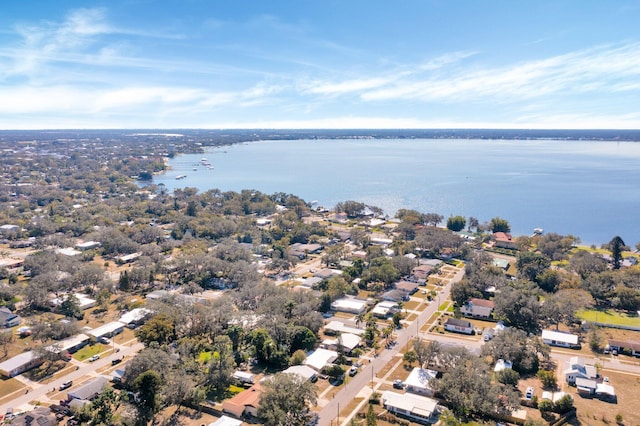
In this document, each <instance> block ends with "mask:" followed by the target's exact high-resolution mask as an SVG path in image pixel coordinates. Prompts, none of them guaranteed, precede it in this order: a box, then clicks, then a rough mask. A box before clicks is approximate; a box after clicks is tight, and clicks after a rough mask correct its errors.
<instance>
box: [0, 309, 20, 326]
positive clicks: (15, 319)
mask: <svg viewBox="0 0 640 426" xmlns="http://www.w3.org/2000/svg"><path fill="white" fill-rule="evenodd" d="M21 322H22V318H21V317H20V315H18V314H14V313H13V312H11V311H10V310H9V308H7V307H5V306H3V307H1V308H0V328H11V327H16V326H18V325H20V323H21Z"/></svg>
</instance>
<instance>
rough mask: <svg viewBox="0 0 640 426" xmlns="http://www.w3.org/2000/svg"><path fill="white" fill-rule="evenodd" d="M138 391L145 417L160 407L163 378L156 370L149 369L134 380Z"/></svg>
mask: <svg viewBox="0 0 640 426" xmlns="http://www.w3.org/2000/svg"><path fill="white" fill-rule="evenodd" d="M133 386H134V388H135V389H136V390H137V391H138V400H139V404H140V407H141V408H142V410H143V415H144V417H145V418H148V417H150V416H151V415H153V414H155V413H156V412H157V410H158V408H159V407H160V388H161V387H162V378H161V377H160V374H158V373H157V372H155V371H154V370H147V371H145V372H144V373H142V374H140V375H139V376H138V377H137V378H136V379H135V380H134V381H133Z"/></svg>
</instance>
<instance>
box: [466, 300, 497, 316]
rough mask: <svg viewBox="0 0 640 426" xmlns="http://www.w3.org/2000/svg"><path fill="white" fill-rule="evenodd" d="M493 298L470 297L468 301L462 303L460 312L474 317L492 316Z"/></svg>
mask: <svg viewBox="0 0 640 426" xmlns="http://www.w3.org/2000/svg"><path fill="white" fill-rule="evenodd" d="M493 308H494V303H493V300H485V299H476V298H473V299H469V300H468V301H467V303H465V304H464V305H462V307H461V308H460V312H461V313H462V315H464V316H465V317H473V318H490V317H491V315H492V314H493Z"/></svg>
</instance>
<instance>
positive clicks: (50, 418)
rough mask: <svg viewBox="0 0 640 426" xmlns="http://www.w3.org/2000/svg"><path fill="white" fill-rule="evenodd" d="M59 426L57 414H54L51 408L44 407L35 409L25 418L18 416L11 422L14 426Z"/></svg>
mask: <svg viewBox="0 0 640 426" xmlns="http://www.w3.org/2000/svg"><path fill="white" fill-rule="evenodd" d="M57 424H58V421H57V420H56V416H55V414H53V412H52V411H51V409H50V408H49V407H43V406H39V407H35V408H34V409H33V410H31V411H29V412H27V413H26V414H25V415H24V416H17V417H15V418H13V419H12V420H11V425H13V426H16V425H18V426H27V425H37V426H54V425H57Z"/></svg>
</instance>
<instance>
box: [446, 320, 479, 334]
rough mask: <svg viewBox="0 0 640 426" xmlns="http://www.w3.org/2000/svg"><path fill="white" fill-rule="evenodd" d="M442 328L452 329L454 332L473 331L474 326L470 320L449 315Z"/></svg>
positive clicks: (471, 332)
mask: <svg viewBox="0 0 640 426" xmlns="http://www.w3.org/2000/svg"><path fill="white" fill-rule="evenodd" d="M444 329H445V330H447V331H453V332H454V333H463V334H473V333H474V327H473V324H471V322H470V321H467V320H463V319H457V318H451V317H449V319H447V321H446V322H445V323H444Z"/></svg>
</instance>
